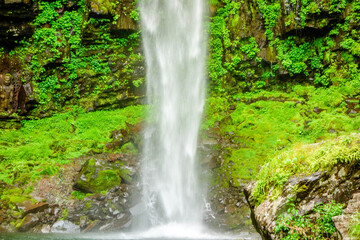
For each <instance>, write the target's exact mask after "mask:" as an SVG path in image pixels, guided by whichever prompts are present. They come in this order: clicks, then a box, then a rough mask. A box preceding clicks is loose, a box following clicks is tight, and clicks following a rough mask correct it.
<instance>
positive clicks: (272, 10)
mask: <svg viewBox="0 0 360 240" xmlns="http://www.w3.org/2000/svg"><path fill="white" fill-rule="evenodd" d="M257 3H258V7H259V10H260V12H261V13H262V17H263V19H264V22H265V28H266V31H265V33H266V37H267V38H268V39H269V40H272V39H273V37H274V33H273V31H272V30H273V28H274V27H275V25H276V23H277V21H278V18H279V16H280V10H281V5H280V3H279V2H277V1H271V3H270V4H269V3H268V0H257Z"/></svg>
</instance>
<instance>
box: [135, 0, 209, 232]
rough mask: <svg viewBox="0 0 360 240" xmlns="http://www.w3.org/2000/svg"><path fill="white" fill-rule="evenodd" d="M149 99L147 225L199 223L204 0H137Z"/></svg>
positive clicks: (144, 171)
mask: <svg viewBox="0 0 360 240" xmlns="http://www.w3.org/2000/svg"><path fill="white" fill-rule="evenodd" d="M139 8H140V16H141V23H142V37H143V44H144V51H145V58H146V64H147V94H148V102H149V103H150V104H151V105H152V106H153V108H152V110H151V112H150V114H153V115H152V117H153V119H154V123H153V124H151V125H150V126H149V127H148V129H147V130H146V134H145V143H144V145H145V147H144V156H145V157H144V159H143V162H142V184H143V199H144V203H145V205H146V214H145V215H146V217H145V219H146V220H144V222H143V225H147V227H151V226H159V225H160V226H161V225H166V224H174V223H176V224H186V225H189V226H192V228H193V227H194V226H199V227H200V226H201V222H202V214H203V205H204V203H203V201H202V195H203V193H204V192H203V190H204V189H203V188H202V186H201V184H200V182H199V177H198V168H197V158H196V148H197V140H198V130H199V125H200V118H201V114H202V112H203V107H204V99H205V71H204V70H205V62H206V46H207V40H206V39H207V37H206V34H205V29H204V25H205V24H204V20H205V17H204V14H205V9H206V8H205V0H140V1H139Z"/></svg>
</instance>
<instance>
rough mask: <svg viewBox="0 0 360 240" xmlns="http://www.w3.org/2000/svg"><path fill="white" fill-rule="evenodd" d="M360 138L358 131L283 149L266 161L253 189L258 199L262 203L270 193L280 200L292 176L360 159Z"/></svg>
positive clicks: (254, 196)
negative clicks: (282, 191) (319, 141)
mask: <svg viewBox="0 0 360 240" xmlns="http://www.w3.org/2000/svg"><path fill="white" fill-rule="evenodd" d="M359 139H360V136H359V135H358V134H351V135H347V136H341V137H339V138H336V139H333V140H329V141H325V142H321V143H316V144H299V145H297V146H295V147H294V148H293V149H291V150H289V151H285V152H282V153H281V154H279V155H278V156H276V157H275V158H273V159H272V160H271V161H269V162H268V163H266V164H265V165H264V166H263V167H262V170H261V172H260V173H259V174H258V176H257V180H258V181H257V183H256V186H255V188H254V191H253V198H254V200H255V202H256V203H257V204H260V203H261V202H262V201H264V200H265V199H266V198H267V197H268V196H270V198H271V199H272V200H274V199H276V198H277V197H278V196H279V194H281V190H282V188H283V186H284V184H285V183H286V182H287V180H288V179H289V178H290V177H291V176H296V175H304V174H305V175H307V174H311V173H314V172H316V171H322V170H331V169H332V167H333V166H335V165H336V164H338V163H350V162H352V161H359V159H360V148H359V146H358V141H359ZM270 191H271V192H272V193H271V194H270Z"/></svg>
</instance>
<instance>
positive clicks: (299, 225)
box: [275, 202, 343, 240]
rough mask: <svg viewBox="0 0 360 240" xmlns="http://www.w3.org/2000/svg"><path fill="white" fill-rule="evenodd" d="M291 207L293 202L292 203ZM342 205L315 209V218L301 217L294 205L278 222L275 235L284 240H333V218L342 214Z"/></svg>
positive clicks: (334, 229)
mask: <svg viewBox="0 0 360 240" xmlns="http://www.w3.org/2000/svg"><path fill="white" fill-rule="evenodd" d="M290 205H291V202H290ZM342 207H343V205H342V204H336V203H334V202H332V203H329V204H319V205H317V206H315V207H314V212H315V213H317V214H315V215H314V216H309V215H300V214H299V212H298V211H297V210H296V209H295V208H294V206H293V205H291V206H290V208H289V209H288V211H287V214H286V215H285V214H284V215H281V216H280V217H279V218H278V219H277V220H276V227H275V234H277V235H278V236H280V237H281V239H284V240H298V239H322V240H325V239H331V237H333V234H334V233H335V231H336V228H335V226H334V223H333V221H332V217H334V216H338V215H341V214H342Z"/></svg>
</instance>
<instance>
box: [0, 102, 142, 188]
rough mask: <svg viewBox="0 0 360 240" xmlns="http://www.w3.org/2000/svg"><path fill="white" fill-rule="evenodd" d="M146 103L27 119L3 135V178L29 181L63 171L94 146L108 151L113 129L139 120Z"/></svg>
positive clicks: (0, 138)
mask: <svg viewBox="0 0 360 240" xmlns="http://www.w3.org/2000/svg"><path fill="white" fill-rule="evenodd" d="M143 113H144V107H142V106H131V107H127V108H125V109H120V110H113V111H100V112H91V113H84V112H82V111H81V110H75V111H73V112H68V113H63V114H58V115H55V116H53V117H50V118H46V119H41V120H31V121H25V122H24V126H23V127H22V128H20V129H19V130H4V131H3V132H2V135H1V136H0V146H1V148H0V156H1V158H2V161H1V162H0V167H1V169H3V170H2V171H1V172H0V180H2V181H4V182H6V183H8V184H13V183H14V182H18V183H20V184H21V185H23V184H26V183H28V182H29V180H31V179H37V178H39V177H41V176H42V175H54V174H57V173H59V171H60V170H61V165H62V164H66V163H68V162H69V160H70V159H72V158H76V157H79V156H80V155H83V154H86V153H87V152H89V151H90V150H93V151H105V147H104V145H105V143H107V142H110V132H111V131H113V130H115V129H119V128H125V127H126V125H125V122H128V123H130V124H135V123H137V122H138V121H139V120H140V119H141V118H142V117H143Z"/></svg>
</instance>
